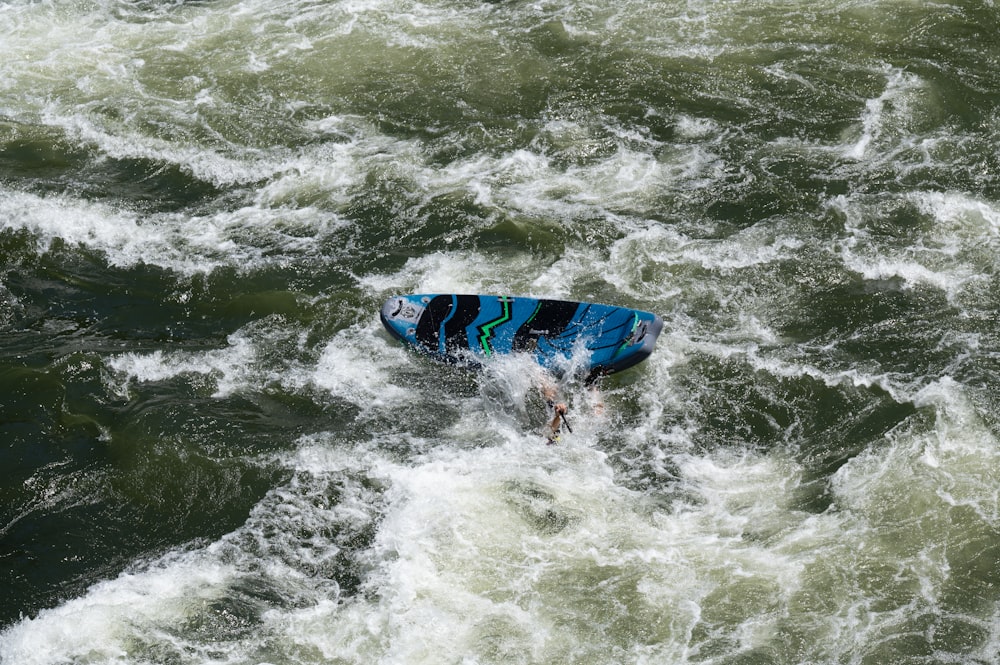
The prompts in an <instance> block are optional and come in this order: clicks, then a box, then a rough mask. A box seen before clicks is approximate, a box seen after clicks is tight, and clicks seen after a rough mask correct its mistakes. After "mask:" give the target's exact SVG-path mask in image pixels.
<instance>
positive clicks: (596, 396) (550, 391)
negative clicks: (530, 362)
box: [541, 376, 604, 446]
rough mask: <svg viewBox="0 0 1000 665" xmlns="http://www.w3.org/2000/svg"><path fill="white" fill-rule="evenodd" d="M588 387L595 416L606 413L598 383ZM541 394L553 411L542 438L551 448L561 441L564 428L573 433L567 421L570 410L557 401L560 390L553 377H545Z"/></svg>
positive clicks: (543, 430)
mask: <svg viewBox="0 0 1000 665" xmlns="http://www.w3.org/2000/svg"><path fill="white" fill-rule="evenodd" d="M588 387H589V389H590V394H591V397H592V399H593V409H594V414H595V415H602V414H603V413H604V399H603V398H602V397H601V394H600V392H599V390H598V388H597V385H596V382H588ZM541 393H542V398H543V399H544V400H545V405H546V406H547V407H548V408H549V409H551V412H552V418H551V419H550V420H549V421H548V422H547V424H546V425H545V427H544V428H543V429H542V436H544V437H545V442H546V443H547V444H548V445H550V446H551V445H552V444H554V443H557V442H558V441H559V436H560V434H561V433H562V428H563V427H565V428H566V430H567V431H568V432H570V433H572V432H573V430H572V429H571V428H570V426H569V421H568V420H566V412H567V411H568V410H569V408H568V407H567V406H566V403H565V402H557V401H556V396H557V394H558V388H557V386H556V383H555V381H553V380H552V379H551V377H548V376H546V377H543V380H542V383H541Z"/></svg>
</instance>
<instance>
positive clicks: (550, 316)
mask: <svg viewBox="0 0 1000 665" xmlns="http://www.w3.org/2000/svg"><path fill="white" fill-rule="evenodd" d="M381 318H382V323H383V325H385V328H386V330H388V331H389V332H390V333H391V334H392V335H393V336H394V337H396V338H398V339H400V340H402V341H403V342H405V343H406V344H408V345H409V346H411V347H413V348H414V349H416V350H418V351H420V352H421V353H424V354H426V355H429V356H431V357H433V358H436V359H438V360H442V361H444V362H448V363H457V364H463V365H470V366H475V365H479V364H481V363H482V361H483V359H485V358H489V357H491V356H494V355H498V354H508V353H530V354H533V355H534V357H535V359H536V360H537V361H538V363H539V364H540V365H542V366H543V367H546V368H548V369H550V370H552V371H553V372H556V373H561V372H562V370H563V368H564V367H566V366H567V361H568V360H569V359H570V358H571V357H572V356H573V355H574V354H575V353H578V354H581V356H582V357H586V359H587V364H586V365H585V367H584V370H585V371H586V372H587V373H588V375H589V376H590V377H596V376H600V375H603V374H611V373H613V372H620V371H621V370H623V369H627V368H629V367H632V366H633V365H635V364H636V363H639V362H642V361H643V360H645V359H646V358H647V357H648V356H649V354H650V353H652V352H653V347H654V346H655V345H656V338H657V336H658V335H659V334H660V331H661V330H662V329H663V320H662V319H661V318H660V317H659V316H657V315H656V314H651V313H650V312H644V311H642V310H638V309H629V308H627V307H615V306H613V305H599V304H595V303H585V302H574V301H567V300H546V299H536V298H525V297H517V296H495V295H459V294H448V293H440V294H438V293H417V294H409V295H400V296H393V297H392V298H389V299H388V300H386V301H385V304H384V305H383V306H382V312H381Z"/></svg>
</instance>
